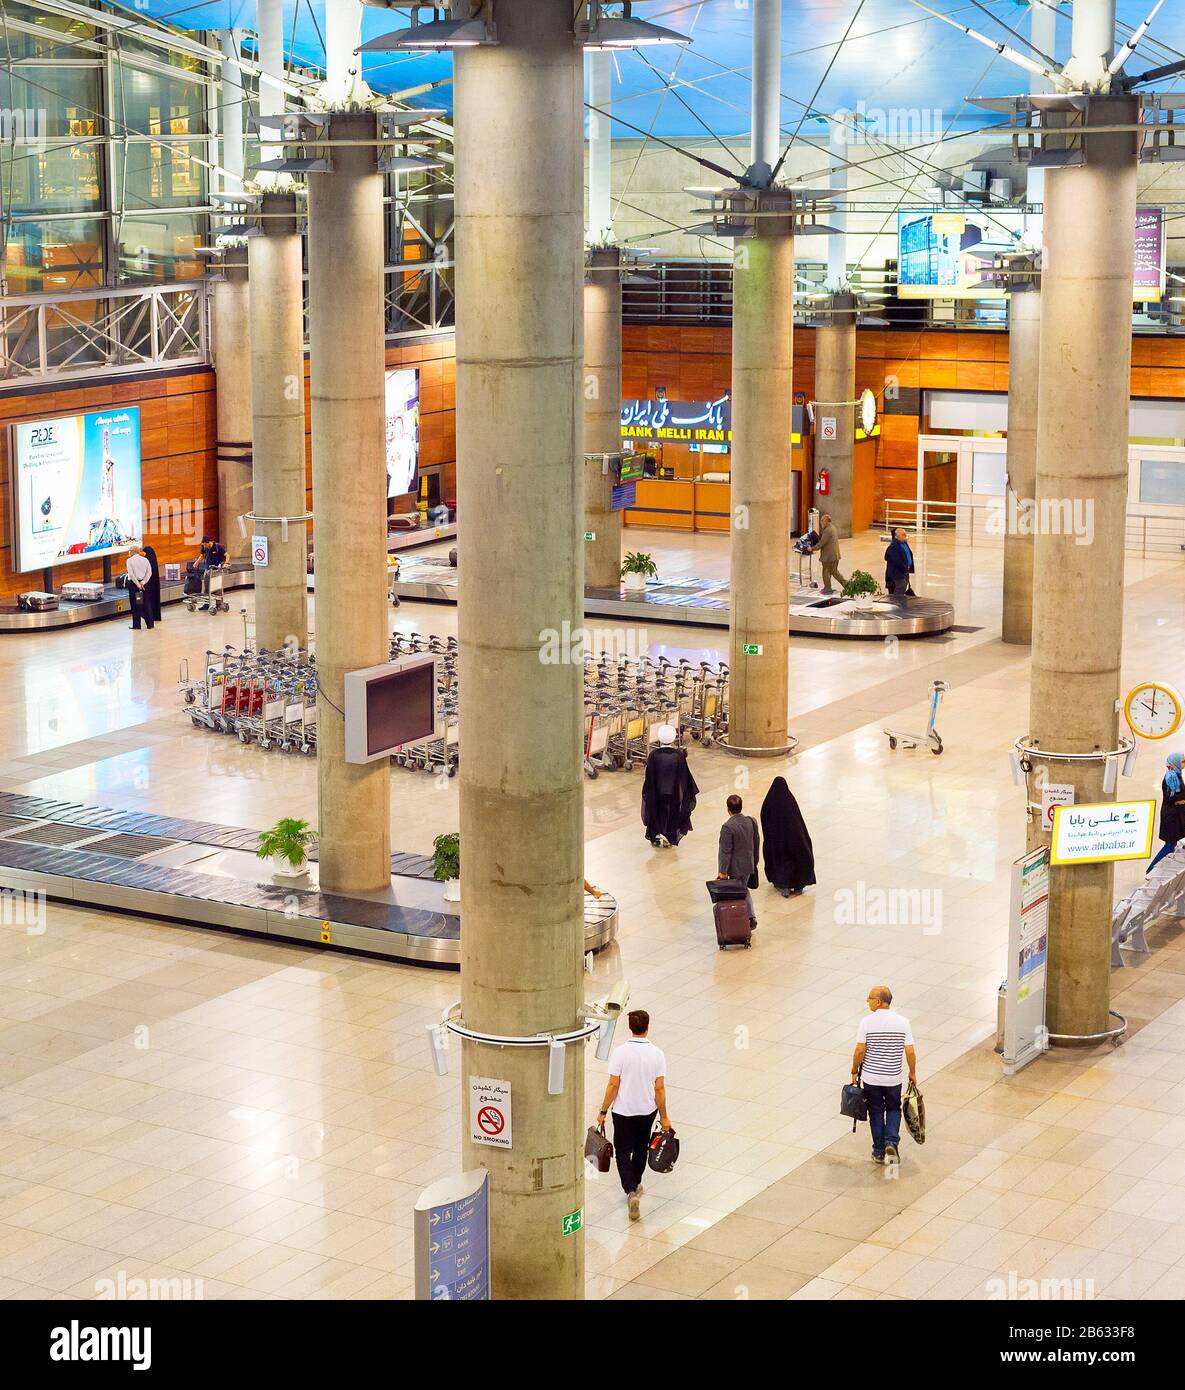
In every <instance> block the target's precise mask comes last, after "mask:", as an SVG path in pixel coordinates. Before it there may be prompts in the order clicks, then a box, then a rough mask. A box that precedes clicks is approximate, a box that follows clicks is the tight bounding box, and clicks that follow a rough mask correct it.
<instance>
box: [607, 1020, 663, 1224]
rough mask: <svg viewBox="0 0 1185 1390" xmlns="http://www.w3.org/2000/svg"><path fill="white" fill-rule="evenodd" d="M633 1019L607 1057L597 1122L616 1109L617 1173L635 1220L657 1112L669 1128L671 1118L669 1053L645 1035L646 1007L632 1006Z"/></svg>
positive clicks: (647, 1025)
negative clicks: (627, 1035)
mask: <svg viewBox="0 0 1185 1390" xmlns="http://www.w3.org/2000/svg"><path fill="white" fill-rule="evenodd" d="M629 1024H630V1040H629V1042H627V1043H622V1045H621V1046H620V1047H615V1048H614V1049H613V1055H612V1056H611V1057H610V1058H609V1082H608V1085H607V1086H606V1087H605V1100H604V1103H603V1104H602V1106H601V1109H600V1111H599V1113H598V1115H597V1123H598V1124H604V1123H605V1116H606V1115H608V1113H609V1112H610V1110H612V1112H613V1151H614V1153H615V1154H616V1155H617V1174H618V1176H619V1177H620V1178H621V1188H622V1191H623V1192H624V1193H625V1197H626V1201H627V1202H628V1203H629V1211H630V1220H631V1221H637V1219H638V1217H639V1216H640V1215H641V1211H642V1206H641V1198H642V1175H643V1174H644V1173H645V1172H646V1151H647V1149H648V1148H649V1147H650V1134H651V1131H652V1130H653V1128H654V1117H655V1115H657V1116H658V1117H659V1119H660V1121H661V1122H662V1127H663V1129H670V1127H671V1121H670V1118H669V1116H668V1115H667V1082H666V1076H667V1059H666V1058H665V1057H664V1056H663V1055H662V1053H661V1052H660V1051H659V1049H658V1048H657V1047H655V1045H654V1044H653V1043H652V1042H651V1041H650V1039H649V1038H648V1037H647V1034H648V1033H649V1032H650V1015H649V1014H648V1013H647V1012H646V1010H645V1009H631V1010H630V1013H629Z"/></svg>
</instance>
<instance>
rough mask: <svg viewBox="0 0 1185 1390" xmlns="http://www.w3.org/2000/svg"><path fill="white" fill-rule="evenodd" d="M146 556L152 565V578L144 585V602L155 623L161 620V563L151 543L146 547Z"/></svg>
mask: <svg viewBox="0 0 1185 1390" xmlns="http://www.w3.org/2000/svg"><path fill="white" fill-rule="evenodd" d="M144 558H145V559H146V560H147V561H148V563H149V564H150V565H151V566H152V578H151V579H150V580H149V581H148V583H147V584H146V585H145V587H144V602H145V604H146V605H147V608H148V611H149V612H150V613H151V614H152V621H153V622H154V623H159V622H160V563H159V562H158V560H157V558H156V551H155V550H153V548H152V547H151V546H150V545H146V546H145V547H144Z"/></svg>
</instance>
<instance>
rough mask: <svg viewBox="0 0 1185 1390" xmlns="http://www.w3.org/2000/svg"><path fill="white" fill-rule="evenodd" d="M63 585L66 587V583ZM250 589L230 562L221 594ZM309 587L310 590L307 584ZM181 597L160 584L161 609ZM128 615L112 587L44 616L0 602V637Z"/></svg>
mask: <svg viewBox="0 0 1185 1390" xmlns="http://www.w3.org/2000/svg"><path fill="white" fill-rule="evenodd" d="M456 534H457V523H456V522H455V521H450V522H448V523H446V524H445V525H442V526H421V527H417V528H416V529H415V530H407V531H404V530H400V531H392V532H391V533H390V534H389V535H388V537H387V549H388V550H389V551H403V550H408V549H414V548H415V547H416V546H420V545H431V544H433V543H434V542H436V541H442V540H450V539H452V538H453V537H454V536H455V535H456ZM64 572H65V570H64V568H63V569H59V570H58V571H57V573H58V574H63V573H64ZM39 579H40V575H37V574H30V575H29V588H30V589H32V588H33V587H34V585H35V584H36V583H37V582H38V580H39ZM64 582H67V583H68V582H69V581H68V580H66V581H64ZM254 587H255V570H254V568H253V567H252V565H251V564H250V562H249V561H247V560H232V561H231V562H230V564H228V565H227V567H226V570H225V571H224V573H223V577H222V588H223V591H224V592H225V593H230V592H231V591H232V590H233V589H250V588H254ZM310 587H312V581H311V580H310ZM184 597H185V590H184V587H183V585H182V584H181V582H180V581H178V582H177V583H175V584H166V583H164V582H163V581H162V583H161V586H160V601H161V604H162V605H164V604H167V603H180V602H181V601H182V599H184ZM130 611H131V606H130V604H129V603H128V591H127V590H126V589H120V588H117V587H116V586H115V585H114V584H107V585H105V586H104V589H103V597H102V598H97V599H87V600H75V599H64V598H59V600H58V606H57V607H56V608H51V609H49V610H48V611H47V612H29V611H28V610H26V609H24V608H18V607H17V605H16V603H15V602H13V601H12V600H11V599H8V600H5V601H3V602H0V633H4V632H35V631H38V630H40V629H43V628H57V627H73V626H75V625H76V624H78V623H93V622H97V621H99V620H100V619H102V618H114V617H118V616H119V614H121V613H130Z"/></svg>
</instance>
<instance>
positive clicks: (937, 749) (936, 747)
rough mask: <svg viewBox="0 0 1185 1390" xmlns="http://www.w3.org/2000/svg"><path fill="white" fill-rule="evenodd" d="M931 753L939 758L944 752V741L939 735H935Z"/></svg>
mask: <svg viewBox="0 0 1185 1390" xmlns="http://www.w3.org/2000/svg"><path fill="white" fill-rule="evenodd" d="M930 752H931V753H933V754H934V756H935V757H937V756H938V755H939V753H941V752H942V740H941V739H940V738H939V737H938V735H937V734H935V735H934V742H933V744H932V745H931V748H930Z"/></svg>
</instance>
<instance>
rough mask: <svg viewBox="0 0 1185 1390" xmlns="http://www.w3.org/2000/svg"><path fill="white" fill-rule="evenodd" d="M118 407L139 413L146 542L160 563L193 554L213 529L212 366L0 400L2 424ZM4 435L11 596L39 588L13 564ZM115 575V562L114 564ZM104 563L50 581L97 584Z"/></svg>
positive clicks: (2, 522) (2, 500) (6, 580)
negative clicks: (132, 407) (136, 409)
mask: <svg viewBox="0 0 1185 1390" xmlns="http://www.w3.org/2000/svg"><path fill="white" fill-rule="evenodd" d="M119 405H138V406H139V407H140V451H141V483H142V488H143V496H144V520H145V526H144V536H145V539H146V540H147V541H148V542H149V544H151V545H152V546H153V547H154V548H155V550H156V553H157V556H158V558H159V559H160V562H161V564H165V563H167V562H169V561H182V560H186V559H189V558H191V557H192V556H193V555H195V554H196V553H197V549H198V546H197V540H196V539H195V537H196V538H198V539H200V537H201V536H202V534H203V533H207V532H208V533H210V534H216V533H217V530H218V473H217V462H216V459H215V454H214V429H213V420H214V411H215V397H214V373H213V371H212V370H210V369H209V368H200V369H197V370H194V371H186V372H178V373H176V374H174V375H171V376H153V377H136V378H134V379H132V380H130V381H122V382H111V383H106V382H101V383H99V384H98V385H92V384H89V383H87V382H77V383H75V384H72V385H63V386H59V387H57V388H55V389H54V390H52V391H44V390H42V391H37V390H32V391H25V392H21V391H13V392H5V393H4V394H3V395H0V420H3V421H4V422H5V423H6V424H9V423H13V422H15V421H17V420H38V419H49V418H53V417H54V416H59V415H81V414H83V413H85V412H88V411H94V410H104V409H107V408H108V407H112V406H119ZM8 493H9V476H8V436H7V431H6V430H3V431H0V596H3V597H5V598H11V597H12V596H13V595H14V594H17V593H21V592H22V591H23V590H25V589H39V588H40V587H41V575H40V573H39V572H37V573H32V574H23V575H22V574H17V573H16V572H15V571H14V570H13V566H12V558H13V557H12V547H11V535H10V530H9V507H10V499H9V496H8ZM114 564H115V569H116V572H117V573H118V572H119V570H120V569H121V568H122V560H121V558H120V557H119V556H116V557H115V560H114ZM102 577H103V562H102V560H80V561H78V562H77V563H75V564H70V565H60V566H58V567H57V568H56V569H55V571H54V583H55V585H57V584H62V583H66V582H68V581H69V580H87V579H101V578H102Z"/></svg>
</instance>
